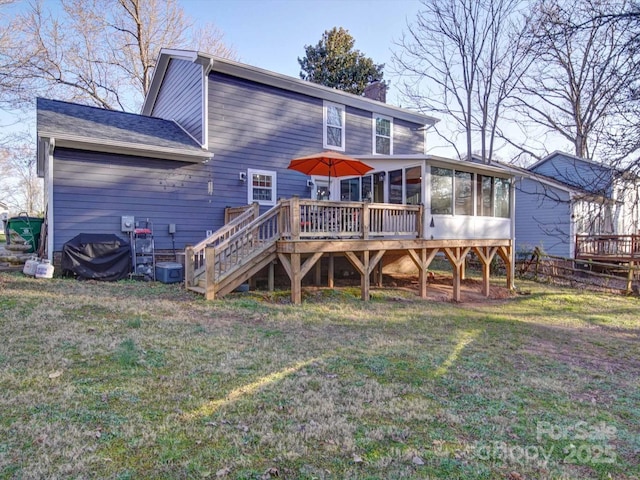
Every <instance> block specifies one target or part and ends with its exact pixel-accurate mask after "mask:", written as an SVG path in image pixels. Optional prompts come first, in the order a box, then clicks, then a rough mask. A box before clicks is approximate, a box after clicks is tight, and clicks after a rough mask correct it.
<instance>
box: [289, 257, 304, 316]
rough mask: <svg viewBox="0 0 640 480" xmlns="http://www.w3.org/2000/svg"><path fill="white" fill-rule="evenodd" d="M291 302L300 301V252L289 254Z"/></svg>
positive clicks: (297, 303) (296, 303) (296, 302)
mask: <svg viewBox="0 0 640 480" xmlns="http://www.w3.org/2000/svg"><path fill="white" fill-rule="evenodd" d="M291 303H293V304H294V305H300V304H301V303H302V272H301V270H300V254H299V253H292V254H291Z"/></svg>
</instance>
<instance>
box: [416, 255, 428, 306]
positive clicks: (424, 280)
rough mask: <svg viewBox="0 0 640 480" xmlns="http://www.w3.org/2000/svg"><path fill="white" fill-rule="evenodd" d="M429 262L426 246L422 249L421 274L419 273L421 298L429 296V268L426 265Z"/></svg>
mask: <svg viewBox="0 0 640 480" xmlns="http://www.w3.org/2000/svg"><path fill="white" fill-rule="evenodd" d="M426 263H427V249H426V248H421V249H420V264H421V265H420V268H419V269H418V270H419V275H418V279H419V282H420V298H427V278H428V274H427V268H426V267H425V265H426Z"/></svg>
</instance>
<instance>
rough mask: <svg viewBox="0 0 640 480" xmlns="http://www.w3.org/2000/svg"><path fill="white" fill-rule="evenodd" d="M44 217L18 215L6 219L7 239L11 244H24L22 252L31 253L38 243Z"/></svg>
mask: <svg viewBox="0 0 640 480" xmlns="http://www.w3.org/2000/svg"><path fill="white" fill-rule="evenodd" d="M43 222H44V218H38V217H29V216H26V215H25V216H19V217H12V218H10V219H9V220H7V239H9V240H10V242H7V244H11V245H12V246H14V248H15V246H16V245H25V249H24V253H32V252H35V251H36V250H37V249H38V245H39V243H40V229H41V228H42V224H43Z"/></svg>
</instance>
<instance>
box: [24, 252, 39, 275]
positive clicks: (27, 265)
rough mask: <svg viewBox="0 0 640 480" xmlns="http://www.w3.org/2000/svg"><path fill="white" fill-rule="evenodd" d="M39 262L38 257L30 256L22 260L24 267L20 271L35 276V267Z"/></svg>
mask: <svg viewBox="0 0 640 480" xmlns="http://www.w3.org/2000/svg"><path fill="white" fill-rule="evenodd" d="M39 264H40V259H39V258H38V257H36V256H33V257H31V258H30V259H28V260H27V261H26V262H24V268H23V269H22V273H24V274H25V275H29V276H30V277H33V276H35V274H36V269H37V268H38V265H39Z"/></svg>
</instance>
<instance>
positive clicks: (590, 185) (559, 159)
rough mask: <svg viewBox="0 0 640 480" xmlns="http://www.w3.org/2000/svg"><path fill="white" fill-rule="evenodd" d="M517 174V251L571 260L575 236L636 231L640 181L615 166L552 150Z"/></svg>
mask: <svg viewBox="0 0 640 480" xmlns="http://www.w3.org/2000/svg"><path fill="white" fill-rule="evenodd" d="M505 167H506V168H508V169H510V170H511V171H512V172H513V173H514V174H515V176H516V183H515V187H516V188H515V190H516V217H515V236H516V251H517V252H521V253H524V252H528V251H531V250H533V248H534V247H540V248H542V249H543V250H544V251H545V252H546V253H548V254H551V255H557V256H561V257H567V258H572V257H574V255H575V251H576V248H575V247H576V235H626V234H637V233H638V229H639V228H640V222H639V220H640V218H639V215H638V200H639V199H640V182H639V181H638V179H637V177H635V176H630V175H628V174H627V173H624V172H621V171H619V170H617V169H615V168H612V167H609V166H607V165H603V164H601V163H597V162H593V161H590V160H586V159H583V158H579V157H575V156H573V155H569V154H567V153H563V152H554V153H552V154H550V155H549V156H547V157H545V158H543V159H542V160H540V161H539V162H537V163H535V164H534V165H532V166H530V167H529V168H527V169H521V168H516V167H512V166H506V165H505Z"/></svg>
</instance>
